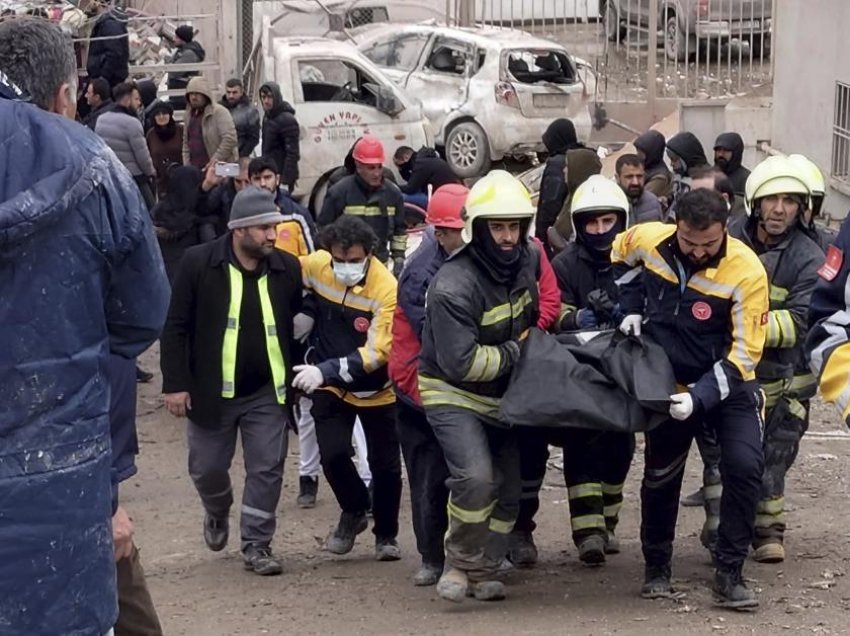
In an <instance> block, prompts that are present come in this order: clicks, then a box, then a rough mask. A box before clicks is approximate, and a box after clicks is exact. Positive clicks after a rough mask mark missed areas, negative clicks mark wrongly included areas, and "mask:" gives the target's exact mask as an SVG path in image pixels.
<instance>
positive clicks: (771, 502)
mask: <svg viewBox="0 0 850 636" xmlns="http://www.w3.org/2000/svg"><path fill="white" fill-rule="evenodd" d="M755 530H756V536H755V539H754V541H753V547H754V548H755V552H754V553H753V559H754V560H755V561H757V562H758V563H782V562H783V561H784V560H785V548H784V546H783V538H784V535H785V497H772V498H770V499H763V500H762V501H760V502H758V505H757V507H756V528H755Z"/></svg>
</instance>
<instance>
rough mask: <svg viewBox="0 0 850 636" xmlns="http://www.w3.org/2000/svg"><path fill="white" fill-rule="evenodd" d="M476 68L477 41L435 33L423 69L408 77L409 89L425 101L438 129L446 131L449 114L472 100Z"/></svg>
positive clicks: (432, 123) (424, 103)
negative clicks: (470, 93) (472, 78)
mask: <svg viewBox="0 0 850 636" xmlns="http://www.w3.org/2000/svg"><path fill="white" fill-rule="evenodd" d="M476 70H477V60H476V59H475V46H474V45H473V44H471V43H469V42H462V41H460V40H457V39H454V38H446V37H441V36H435V37H434V39H433V41H432V43H431V46H430V49H429V50H428V53H427V55H426V56H425V58H424V60H423V61H422V63H421V64H420V66H419V68H418V69H417V70H416V71H414V72H413V73H411V74H410V75H409V76H408V78H407V84H406V86H405V89H406V90H407V93H408V94H409V95H411V96H412V97H415V98H416V99H419V100H420V101H421V102H422V105H423V109H424V111H425V115H426V116H427V117H428V119H429V120H430V121H431V125H432V126H433V128H434V130H435V131H442V130H443V128H444V123H445V120H446V117H448V116H449V114H451V113H452V112H454V111H456V110H458V109H459V108H462V107H463V106H464V105H465V104H466V102H467V101H468V99H469V78H470V77H471V76H472V75H474V74H475V71H476ZM439 135H440V134H439V133H438V137H439ZM438 141H441V140H439V139H438Z"/></svg>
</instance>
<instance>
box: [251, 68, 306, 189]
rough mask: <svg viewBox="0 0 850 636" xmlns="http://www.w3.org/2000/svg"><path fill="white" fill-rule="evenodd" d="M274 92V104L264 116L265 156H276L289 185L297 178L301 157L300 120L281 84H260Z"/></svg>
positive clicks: (261, 88) (273, 157)
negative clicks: (282, 93) (284, 94)
mask: <svg viewBox="0 0 850 636" xmlns="http://www.w3.org/2000/svg"><path fill="white" fill-rule="evenodd" d="M263 89H265V90H268V91H270V92H271V94H272V98H273V102H272V107H271V109H269V111H268V112H267V113H266V114H265V116H264V117H263V156H264V157H271V158H272V159H274V160H275V163H276V164H277V168H278V170H280V182H281V183H282V184H284V185H286V186H289V187H290V188H293V187H294V186H295V182H296V181H298V161H299V159H301V151H300V147H299V144H300V137H301V132H300V129H299V127H298V120H297V119H295V109H294V108H293V107H292V105H291V104H289V102H286V101H284V99H283V96H282V95H281V93H280V86H278V85H277V84H276V83H275V82H266V83H265V84H263V85H262V86H261V87H260V91H263Z"/></svg>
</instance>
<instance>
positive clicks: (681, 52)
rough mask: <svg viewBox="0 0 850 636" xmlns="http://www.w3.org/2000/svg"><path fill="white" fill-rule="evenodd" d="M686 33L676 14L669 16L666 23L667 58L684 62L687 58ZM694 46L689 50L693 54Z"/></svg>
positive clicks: (665, 48) (665, 46) (665, 50)
mask: <svg viewBox="0 0 850 636" xmlns="http://www.w3.org/2000/svg"><path fill="white" fill-rule="evenodd" d="M686 37H687V36H686V34H685V33H684V32H683V31H682V26H681V25H680V24H679V19H678V18H677V17H676V16H675V15H674V14H671V15H668V16H667V22H666V23H665V25H664V52H665V53H666V54H667V59H669V60H673V61H674V62H684V61H685V60H686V51H685V46H686ZM695 52H696V51H694V47H690V50H689V51H687V53H689V54H693V53H695Z"/></svg>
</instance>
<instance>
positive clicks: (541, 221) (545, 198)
mask: <svg viewBox="0 0 850 636" xmlns="http://www.w3.org/2000/svg"><path fill="white" fill-rule="evenodd" d="M543 145H544V146H546V151H547V152H548V153H549V157H548V158H547V159H546V167H545V168H544V169H543V176H542V177H541V178H540V196H539V198H538V200H537V218H536V221H535V230H534V235H535V236H536V237H537V238H538V239H540V241H542V242H543V244H544V245H545V246H546V247H547V248H548V247H549V238H548V236H547V231H548V230H549V228H550V227H552V226H553V225H554V224H555V220H556V219H557V218H558V214H559V213H560V212H561V208H563V207H564V202H565V201H566V199H567V194H568V192H569V191H568V189H567V181H566V172H567V171H566V170H565V168H566V165H567V162H566V155H567V152H568V151H570V150H574V149H576V148H584V146H583V145H582V144H580V143H579V141H578V137H577V136H576V129H575V126H574V125H573V123H572V122H571V121H570V120H569V119H563V118H561V119H556V120H555V121H553V122H552V123H551V124H549V127H548V128H547V129H546V132H544V133H543Z"/></svg>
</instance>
